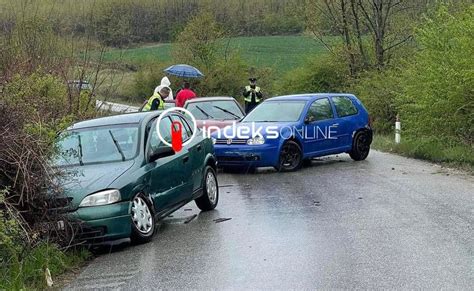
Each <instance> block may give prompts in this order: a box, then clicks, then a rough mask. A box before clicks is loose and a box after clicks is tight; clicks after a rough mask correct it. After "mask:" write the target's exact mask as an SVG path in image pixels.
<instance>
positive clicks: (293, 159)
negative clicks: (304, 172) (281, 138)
mask: <svg viewBox="0 0 474 291" xmlns="http://www.w3.org/2000/svg"><path fill="white" fill-rule="evenodd" d="M300 158H301V157H300V153H299V151H298V148H297V147H296V146H294V145H285V146H283V149H282V151H281V156H280V160H281V165H282V166H283V167H284V168H294V167H296V166H297V165H298V163H299V160H300Z"/></svg>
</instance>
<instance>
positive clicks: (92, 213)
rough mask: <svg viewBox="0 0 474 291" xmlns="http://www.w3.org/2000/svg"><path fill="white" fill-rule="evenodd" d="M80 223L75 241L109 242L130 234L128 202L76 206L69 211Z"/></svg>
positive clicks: (87, 242) (90, 242)
mask: <svg viewBox="0 0 474 291" xmlns="http://www.w3.org/2000/svg"><path fill="white" fill-rule="evenodd" d="M69 216H70V218H72V219H74V220H75V221H77V222H78V223H79V224H80V232H79V234H78V235H77V237H76V241H77V242H84V243H86V244H102V243H109V242H113V241H116V240H121V239H124V238H129V237H130V235H131V219H130V202H129V201H126V202H119V203H114V204H110V205H104V206H93V207H84V208H78V209H77V210H75V211H73V212H70V213H69Z"/></svg>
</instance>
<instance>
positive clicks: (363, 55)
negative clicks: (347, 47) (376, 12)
mask: <svg viewBox="0 0 474 291" xmlns="http://www.w3.org/2000/svg"><path fill="white" fill-rule="evenodd" d="M351 9H352V15H353V16H354V25H355V30H356V37H357V45H358V46H359V53H360V56H361V58H362V63H363V68H364V69H367V68H368V67H369V61H368V58H367V54H366V53H365V49H364V44H363V42H362V33H361V31H360V24H359V14H358V13H357V8H356V3H355V0H351Z"/></svg>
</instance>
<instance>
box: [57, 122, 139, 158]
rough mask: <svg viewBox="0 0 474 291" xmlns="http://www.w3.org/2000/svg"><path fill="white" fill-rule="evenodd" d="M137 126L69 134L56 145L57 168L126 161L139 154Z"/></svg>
mask: <svg viewBox="0 0 474 291" xmlns="http://www.w3.org/2000/svg"><path fill="white" fill-rule="evenodd" d="M138 144H139V143H138V125H136V124H132V125H128V124H127V125H120V126H101V127H91V128H84V129H79V130H71V131H66V132H64V133H63V134H61V135H60V138H59V141H58V143H57V145H58V149H59V154H58V156H57V157H56V159H55V161H54V163H55V164H56V165H58V166H65V165H78V164H79V165H85V164H92V163H107V162H115V161H125V160H128V159H131V158H133V157H135V155H136V154H137V150H138Z"/></svg>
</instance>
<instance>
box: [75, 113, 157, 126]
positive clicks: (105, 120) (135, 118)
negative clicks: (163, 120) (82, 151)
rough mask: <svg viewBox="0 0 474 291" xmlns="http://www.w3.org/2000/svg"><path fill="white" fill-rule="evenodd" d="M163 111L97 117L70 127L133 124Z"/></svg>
mask: <svg viewBox="0 0 474 291" xmlns="http://www.w3.org/2000/svg"><path fill="white" fill-rule="evenodd" d="M160 113H161V111H148V112H139V113H126V114H119V115H113V116H106V117H100V118H95V119H91V120H85V121H81V122H78V123H75V124H73V125H72V126H70V127H69V128H68V129H69V130H71V129H80V128H87V127H96V126H105V125H116V124H131V123H137V124H138V123H140V122H142V121H143V120H145V119H149V118H152V117H154V116H158V115H159V114H160Z"/></svg>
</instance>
